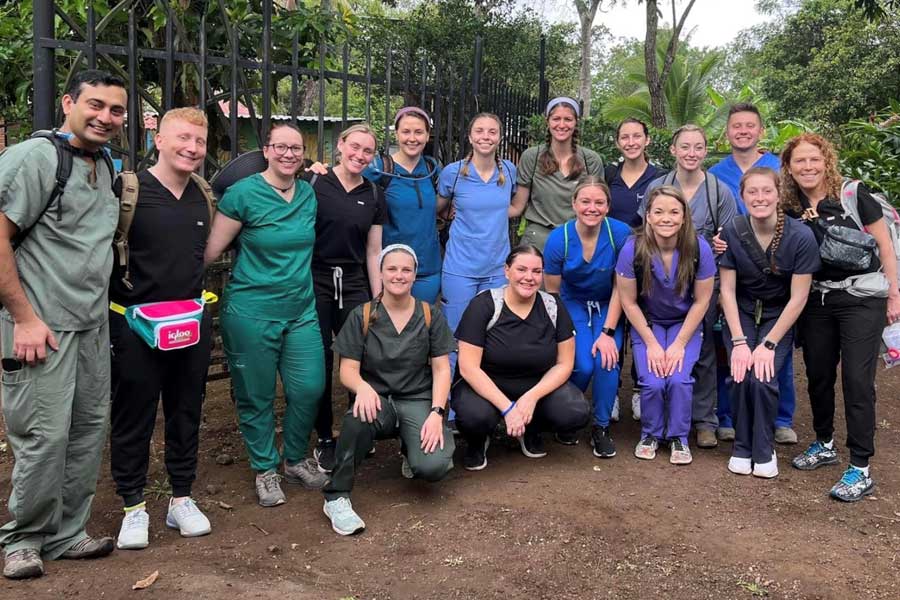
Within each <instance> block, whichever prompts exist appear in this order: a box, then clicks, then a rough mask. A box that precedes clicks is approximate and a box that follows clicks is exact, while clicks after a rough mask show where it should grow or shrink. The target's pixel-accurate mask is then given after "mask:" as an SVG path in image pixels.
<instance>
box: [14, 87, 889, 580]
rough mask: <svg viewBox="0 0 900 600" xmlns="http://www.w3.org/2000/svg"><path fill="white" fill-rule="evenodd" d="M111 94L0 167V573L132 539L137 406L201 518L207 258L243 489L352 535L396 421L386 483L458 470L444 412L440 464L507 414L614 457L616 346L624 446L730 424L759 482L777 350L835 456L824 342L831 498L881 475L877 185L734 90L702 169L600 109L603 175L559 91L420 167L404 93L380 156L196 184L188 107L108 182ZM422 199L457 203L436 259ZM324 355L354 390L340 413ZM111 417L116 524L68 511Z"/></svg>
mask: <svg viewBox="0 0 900 600" xmlns="http://www.w3.org/2000/svg"><path fill="white" fill-rule="evenodd" d="M126 104H127V102H126V91H125V87H124V84H123V82H122V81H121V80H120V79H118V78H117V77H115V76H112V75H109V74H107V73H104V72H100V71H83V72H81V73H79V74H78V75H76V76H75V77H73V78H72V81H71V82H70V84H69V87H68V89H67V90H66V93H65V95H64V96H63V99H62V108H63V112H64V113H65V122H64V123H63V125H62V127H61V128H60V129H59V130H54V131H53V132H51V133H49V134H46V135H36V136H34V138H33V139H31V140H28V141H24V142H21V143H19V144H17V145H15V146H13V147H11V148H10V149H9V150H8V151H7V152H6V153H5V154H4V155H3V157H2V159H0V214H2V218H0V223H2V230H3V236H2V239H3V242H2V243H0V302H2V304H3V311H2V313H0V317H2V318H0V338H2V340H0V341H2V351H3V365H2V367H3V369H2V371H3V372H2V398H3V414H4V421H5V424H6V430H7V438H8V440H9V444H10V447H11V449H12V451H13V454H14V456H15V459H16V462H15V466H14V470H13V476H12V493H11V495H10V501H9V507H8V508H9V512H10V515H11V517H12V518H11V520H10V521H9V522H7V523H6V524H5V525H4V526H3V527H2V528H0V545H2V546H3V548H4V551H5V568H4V575H5V576H6V577H9V578H25V577H35V576H39V575H41V574H42V573H43V563H42V558H47V559H56V558H72V559H78V558H92V557H98V556H103V555H106V554H109V553H110V552H112V550H113V548H114V547H116V546H117V547H118V548H120V549H140V548H145V547H146V546H147V545H148V543H149V525H150V517H149V515H148V512H147V510H146V501H145V498H144V488H145V487H146V484H147V469H148V463H149V448H150V440H151V436H152V433H153V428H154V423H155V420H156V412H157V406H158V404H159V399H160V397H161V398H162V405H163V410H164V413H165V465H166V470H167V473H168V476H169V481H170V483H171V486H172V497H171V499H170V500H169V504H168V509H167V511H166V520H165V521H166V525H167V526H168V527H171V528H174V529H177V530H178V531H179V532H180V534H181V535H182V536H185V537H193V536H200V535H205V534H208V533H209V532H210V531H211V524H210V521H209V519H208V518H207V517H206V516H205V515H204V514H203V513H202V511H201V510H200V509H199V508H198V507H197V505H196V503H194V501H193V500H192V499H191V488H192V484H193V482H194V480H195V478H196V471H197V450H198V441H199V426H200V420H201V410H202V403H203V397H204V389H205V382H206V372H207V369H208V366H209V359H210V348H211V319H210V316H209V314H208V311H207V310H205V308H204V305H205V303H207V302H210V301H213V300H214V297H213V296H212V295H210V294H209V293H208V292H206V291H205V290H204V289H203V280H204V271H205V267H206V266H207V265H208V264H209V263H211V262H213V261H215V260H217V258H218V257H219V256H220V255H221V254H222V253H223V252H225V251H226V250H228V249H230V248H231V249H234V250H235V252H236V253H235V259H234V263H233V268H232V272H231V276H230V279H229V281H228V283H227V285H226V287H225V290H224V292H223V298H222V304H221V308H220V311H219V314H220V325H221V333H222V340H223V344H224V349H225V353H226V357H227V361H228V366H229V371H230V374H231V377H232V382H233V390H234V399H235V409H236V413H237V420H238V424H239V428H240V432H241V435H242V438H243V441H244V443H245V446H246V449H247V455H248V457H249V464H250V468H251V469H252V470H253V472H254V473H255V488H256V493H257V497H258V501H259V504H260V505H261V506H265V507H272V506H278V505H281V504H284V503H285V501H286V497H285V494H284V491H283V489H282V487H281V482H282V481H286V482H287V483H295V484H300V485H302V486H303V487H306V488H308V489H315V490H319V489H320V490H322V493H323V494H324V505H323V508H324V512H325V514H326V516H327V517H328V519H329V521H330V522H331V525H332V527H333V529H334V530H335V531H336V532H337V533H339V534H342V535H350V534H353V533H356V532H359V531H361V530H363V529H364V528H365V524H364V522H363V520H362V519H361V518H360V517H359V515H358V514H357V513H356V512H355V510H354V509H353V505H352V503H351V501H350V494H351V490H352V487H353V483H354V477H355V471H356V468H357V466H358V465H359V464H360V462H361V461H362V460H363V459H364V458H365V457H366V456H367V455H369V454H370V453H372V452H373V451H374V447H375V446H374V445H375V441H376V440H377V439H382V438H387V437H399V438H400V441H401V443H400V447H401V454H402V457H403V458H402V469H401V471H402V474H403V476H404V477H408V478H419V479H425V480H427V481H431V482H434V481H438V480H440V479H442V478H443V477H444V476H445V475H446V474H447V473H448V472H449V471H450V469H452V468H453V464H454V463H453V454H454V451H455V437H454V436H455V434H457V433H458V436H459V438H461V439H462V440H463V441H464V443H465V452H464V455H463V467H464V468H465V469H467V470H471V471H478V470H481V469H484V468H485V467H486V466H487V456H488V447H489V444H490V441H491V439H492V438H493V437H494V434H495V432H496V431H497V429H498V426H500V427H502V428H503V429H504V430H505V432H506V433H507V434H508V435H509V436H511V437H513V438H515V439H517V440H518V443H519V445H520V447H521V450H522V453H523V454H524V455H525V456H527V457H529V458H541V457H543V456H545V455H546V454H547V449H546V446H545V440H544V434H546V433H552V434H554V438H555V439H556V441H557V442H558V443H561V444H567V445H574V444H577V443H579V440H580V432H581V430H582V429H584V428H585V427H586V426H587V425H588V424H591V428H590V441H591V447H592V452H593V454H594V455H595V456H597V457H598V458H611V457H614V456H615V455H616V444H615V442H614V441H613V437H612V434H611V425H612V423H613V422H615V421H616V420H618V414H619V406H618V400H617V398H618V390H619V387H620V385H621V375H620V369H621V365H622V363H623V356H624V353H625V340H626V339H628V338H630V340H631V343H630V346H631V351H632V365H633V374H632V379H633V381H634V387H635V394H634V397H633V399H632V413H633V416H634V417H635V418H636V419H639V420H640V421H641V435H640V440H639V441H638V443H637V444H636V446H635V449H634V454H635V456H636V457H637V458H639V459H646V460H651V459H653V458H655V456H656V454H657V451H658V450H659V449H660V447H667V448H668V452H669V456H670V462H671V463H673V464H676V465H683V464H688V463H690V462H691V461H692V454H691V450H690V438H689V436H690V431H691V428H692V427H693V428H694V429H695V431H696V444H697V446H699V447H713V446H715V445H717V444H718V443H719V441H720V440H731V441H733V446H732V453H731V457H730V460H729V462H728V465H727V468H728V469H729V470H730V471H731V472H733V473H736V474H744V475H746V474H751V473H752V474H753V475H756V476H759V477H764V478H771V477H775V476H776V475H777V473H778V461H777V454H776V451H775V444H776V443H796V442H797V436H796V433H795V432H794V430H793V422H792V418H793V410H794V382H793V369H792V365H791V356H792V348H793V345H794V344H795V343H797V344H798V345H799V346H800V347H802V349H803V356H804V362H805V365H806V372H807V375H808V379H809V397H810V401H811V404H812V409H813V428H814V430H815V440H814V441H813V442H812V443H811V444H810V445H809V447H808V448H807V449H806V450H805V451H803V452H802V453H801V454H799V455H798V456H797V457H796V458H794V459H793V461H792V464H793V466H795V467H796V468H798V469H814V468H817V467H820V466H823V465H828V464H834V463H837V462H838V460H839V459H838V455H837V448H836V446H835V442H834V439H833V433H834V426H833V419H834V412H835V401H834V398H835V390H834V386H835V383H836V373H837V366H838V364H839V363H840V364H842V365H843V366H844V368H843V369H842V370H841V373H842V384H843V392H844V404H845V410H846V417H847V418H846V421H847V432H848V434H847V446H848V448H849V451H850V466H849V468H848V469H847V470H846V471H845V472H844V474H843V475H842V476H841V477H840V479H839V481H838V482H837V483H836V484H835V486H834V487H833V488H832V490H831V494H832V496H834V497H835V498H837V499H840V500H845V501H855V500H858V499H860V498H862V497H863V496H864V495H866V494H869V493H871V492H872V489H873V486H874V483H873V480H872V477H871V474H870V472H869V464H868V463H869V459H870V458H871V456H872V455H873V454H874V428H875V410H874V406H875V387H874V379H875V371H876V365H877V354H878V345H879V341H880V336H881V331H882V329H883V327H884V325H885V324H886V323H888V322H892V321H894V320H896V319H897V318H898V317H900V290H898V287H897V259H896V252H895V251H896V249H895V248H894V247H893V239H892V234H891V229H890V228H889V227H888V223H887V221H886V220H885V214H886V213H885V212H884V207H883V206H882V204H881V203H880V200H879V199H878V198H877V197H875V196H873V195H872V194H871V193H870V192H869V191H868V190H866V188H865V187H864V186H862V185H860V184H858V183H857V182H845V181H844V180H843V179H842V178H841V176H840V174H839V172H838V170H837V159H836V155H835V151H834V148H833V146H832V145H831V144H830V143H829V142H828V141H827V140H826V139H824V138H822V137H820V136H818V135H815V134H803V135H801V136H798V137H796V138H794V139H792V140H791V141H790V142H788V144H787V146H786V148H785V149H784V151H783V153H782V155H781V157H780V159H779V157H777V156H775V155H773V154H770V153H762V152H760V151H759V150H758V144H759V140H760V138H761V136H762V134H763V127H762V125H763V124H762V120H761V118H760V115H759V111H758V110H757V109H756V108H755V107H754V106H752V105H749V104H739V105H736V106H734V107H732V109H731V111H730V114H729V117H728V124H727V130H726V135H727V137H728V140H729V142H730V143H731V146H732V154H731V155H730V156H729V157H727V158H726V159H725V160H723V161H721V162H720V163H718V164H717V165H716V166H714V167H713V168H712V169H710V170H709V171H706V170H704V168H703V163H704V159H705V158H706V153H707V140H706V135H705V132H704V131H703V130H702V129H701V128H699V127H696V126H693V125H687V126H684V127H681V128H680V129H678V130H677V131H676V132H675V134H674V135H673V137H672V140H671V147H670V150H671V153H672V155H673V157H674V158H675V163H676V166H675V168H674V170H672V171H668V172H666V171H665V170H663V169H661V168H659V167H656V166H654V165H652V164H651V163H650V162H649V161H648V159H647V155H646V148H647V146H648V144H649V142H650V138H649V133H648V128H647V126H646V125H645V124H644V123H642V122H640V121H638V120H635V119H627V120H625V121H623V122H622V123H621V124H620V125H619V126H618V129H617V132H616V144H617V147H618V148H619V150H620V152H621V155H622V157H621V158H622V159H621V161H619V162H618V163H617V164H616V165H607V166H606V167H605V168H604V165H603V161H602V160H601V158H600V156H599V155H597V154H596V153H595V152H593V151H591V150H589V149H587V148H584V147H582V146H580V145H579V144H578V126H579V119H580V107H579V104H578V102H576V101H575V100H572V99H571V98H566V97H560V98H555V99H554V100H552V101H551V102H550V103H549V104H548V105H547V108H546V113H545V117H546V123H547V139H546V141H545V142H544V143H542V144H540V145H538V146H536V147H534V148H530V149H528V150H527V151H526V152H525V153H523V155H522V157H521V160H520V161H519V164H518V166H517V165H515V164H513V163H511V162H509V161H507V160H504V159H502V158H501V157H500V155H499V153H498V148H499V145H500V142H501V140H502V138H503V131H502V122H501V120H500V119H499V118H498V117H497V116H495V115H492V114H490V113H480V114H478V115H475V116H474V117H473V118H472V120H471V121H470V124H469V131H468V133H469V136H468V141H469V146H470V148H471V149H470V151H469V152H468V154H467V155H466V157H465V158H464V159H463V160H460V161H456V162H453V163H451V164H449V165H446V166H444V167H443V168H442V167H441V166H440V165H439V164H438V162H437V161H436V160H434V159H433V158H431V157H428V156H425V154H424V153H425V148H426V145H427V143H428V141H429V136H430V130H431V120H430V117H429V115H428V114H427V113H426V112H425V111H424V110H422V109H420V108H418V107H405V108H403V109H401V110H400V111H398V112H397V114H396V117H395V120H394V123H393V124H394V129H395V133H396V137H397V145H396V150H395V151H394V152H393V153H392V154H390V155H386V156H380V155H378V153H377V147H378V142H377V139H376V135H375V132H374V131H373V130H372V129H371V128H370V127H369V126H368V125H366V124H360V125H354V126H352V127H349V128H347V129H345V130H344V131H343V132H342V133H341V135H340V140H339V142H338V144H337V154H338V159H339V160H338V161H337V163H336V165H335V166H333V167H327V166H325V165H320V164H316V165H313V166H312V167H311V169H310V170H309V171H304V170H303V169H302V166H303V164H304V151H305V146H304V139H303V135H302V133H301V132H300V131H299V130H298V129H296V128H295V127H293V126H292V125H290V124H276V125H275V126H273V128H272V129H271V131H269V132H268V133H267V138H266V141H265V144H264V146H263V149H262V152H263V155H264V157H265V159H266V168H265V169H264V170H263V171H262V172H260V173H255V174H252V175H250V176H247V177H244V178H242V179H240V180H239V181H237V182H236V183H234V184H232V185H231V186H230V187H228V189H227V191H226V192H225V193H224V195H223V197H222V198H221V200H220V201H219V202H218V204H216V201H215V199H214V198H213V197H212V193H211V190H210V188H209V186H208V184H206V182H205V181H204V180H202V179H201V178H199V177H198V176H196V175H195V174H194V173H195V171H196V170H197V169H198V167H199V166H200V165H201V164H202V163H203V161H204V160H205V157H206V142H207V121H206V116H205V114H204V113H203V112H202V111H201V110H199V109H195V108H179V109H174V110H170V111H169V112H167V113H166V114H165V115H163V117H162V119H161V120H160V123H159V129H158V132H157V133H156V136H155V147H156V150H157V154H158V158H157V162H156V164H155V165H154V166H152V167H150V168H149V169H146V170H144V171H141V172H139V173H137V174H136V175H135V174H131V175H130V176H128V177H126V174H123V175H122V176H121V177H119V178H118V179H116V177H115V173H114V172H113V171H112V169H110V168H107V165H108V164H110V161H109V160H108V157H107V156H106V155H105V154H104V149H103V146H104V145H105V144H106V143H107V142H108V141H109V140H110V139H111V138H112V137H113V136H115V135H116V133H117V132H118V130H119V129H120V127H121V126H122V123H123V120H124V117H125V106H126ZM67 170H68V171H69V172H67V173H65V171H67ZM54 174H55V175H54ZM61 174H62V175H64V176H63V177H61ZM116 182H117V183H116ZM114 184H116V185H114ZM114 188H115V189H114ZM117 196H119V197H120V198H121V200H120V199H119V198H117ZM126 197H128V198H130V199H131V200H130V201H129V202H126V201H125V198H126ZM120 205H121V206H120ZM125 207H128V209H129V210H128V211H125V210H124V209H125ZM126 212H127V213H129V216H123V215H125V214H126ZM521 215H524V217H523V225H522V228H521V232H522V242H523V243H522V244H520V245H518V246H516V247H514V248H511V247H510V237H509V219H510V218H514V217H519V216H521ZM439 216H440V217H444V218H448V219H452V220H451V221H450V226H449V227H450V229H449V238H448V241H447V244H446V249H445V251H443V252H442V248H441V243H440V240H439V231H438V227H437V226H436V222H437V218H438V217H439ZM114 239H115V243H113V242H114ZM114 249H115V252H114ZM719 349H721V351H722V352H721V353H720V352H719ZM107 352H108V353H107ZM333 352H336V353H337V354H338V356H339V357H340V364H339V378H340V382H341V384H342V385H343V386H344V387H345V388H347V390H348V391H349V392H350V398H349V408H348V409H347V411H346V413H344V414H343V416H342V423H341V427H340V435H336V434H335V432H334V430H333V429H334V428H333V425H334V423H333V421H334V415H333V409H332V397H333V388H332V382H331V373H332V369H333ZM720 354H724V355H725V356H727V359H726V360H725V361H724V362H723V364H717V363H718V362H719V361H717V356H719V355H720ZM279 378H280V380H281V382H282V386H283V392H284V398H285V412H284V417H283V423H282V435H281V446H280V447H279V444H278V439H277V437H278V436H276V415H275V407H274V401H275V396H276V381H277V379H279ZM589 386H590V388H591V400H592V401H591V403H590V404H589V403H588V402H587V400H586V399H585V391H586V390H587V389H588V387H589ZM110 413H111V434H110V446H111V452H110V461H111V469H112V475H113V479H114V481H115V484H116V491H117V493H118V495H120V496H121V497H122V501H123V505H124V516H123V519H122V524H121V528H120V531H119V534H118V537H117V538H116V539H115V540H113V539H112V538H107V537H92V536H90V535H88V534H87V533H86V531H85V526H86V523H87V521H88V517H89V514H90V505H91V500H92V498H93V495H94V491H95V487H96V480H97V475H98V470H99V466H100V459H101V455H102V451H103V447H104V444H105V435H106V426H107V418H108V416H109V415H110ZM314 429H315V431H316V435H317V442H316V444H315V446H314V448H313V449H312V452H310V448H309V442H310V438H311V434H312V432H313V430H314ZM454 430H455V431H454ZM310 454H311V455H310Z"/></svg>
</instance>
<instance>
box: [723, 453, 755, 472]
mask: <svg viewBox="0 0 900 600" xmlns="http://www.w3.org/2000/svg"><path fill="white" fill-rule="evenodd" d="M728 470H729V471H731V472H732V473H734V474H735V475H749V474H750V472H751V471H752V470H753V461H752V460H750V459H749V458H738V457H737V456H732V457H731V458H729V459H728Z"/></svg>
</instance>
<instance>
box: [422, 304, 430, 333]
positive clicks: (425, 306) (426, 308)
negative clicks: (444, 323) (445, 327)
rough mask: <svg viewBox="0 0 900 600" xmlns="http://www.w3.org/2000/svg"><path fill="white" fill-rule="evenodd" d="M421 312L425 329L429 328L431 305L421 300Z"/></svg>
mask: <svg viewBox="0 0 900 600" xmlns="http://www.w3.org/2000/svg"><path fill="white" fill-rule="evenodd" d="M422 314H423V315H424V317H425V329H431V305H430V304H428V303H427V302H422Z"/></svg>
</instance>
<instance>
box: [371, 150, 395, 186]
mask: <svg viewBox="0 0 900 600" xmlns="http://www.w3.org/2000/svg"><path fill="white" fill-rule="evenodd" d="M378 159H381V168H380V169H378V170H379V171H381V172H382V173H383V175H382V176H381V177H379V178H378V185H380V186H381V187H383V188H384V189H387V187H388V186H389V185H390V184H391V180H393V179H394V178H393V177H390V175H393V173H394V157H393V156H391V153H390V152H385V153H384V154H381V155H379V156H378V157H377V158H376V159H375V160H378ZM375 166H376V167H377V166H378V164H377V163H376V165H375Z"/></svg>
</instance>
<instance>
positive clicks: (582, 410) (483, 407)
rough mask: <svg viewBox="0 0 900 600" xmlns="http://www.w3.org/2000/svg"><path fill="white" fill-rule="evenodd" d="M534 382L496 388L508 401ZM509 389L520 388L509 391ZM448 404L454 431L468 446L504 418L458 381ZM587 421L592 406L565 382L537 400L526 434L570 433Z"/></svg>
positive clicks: (491, 405) (467, 386)
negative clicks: (453, 411)
mask: <svg viewBox="0 0 900 600" xmlns="http://www.w3.org/2000/svg"><path fill="white" fill-rule="evenodd" d="M495 383H496V382H495ZM535 383H537V381H533V382H528V385H525V386H506V385H502V384H499V383H498V385H497V387H499V388H500V391H502V392H503V393H504V394H505V395H506V396H507V397H508V398H518V397H519V396H521V395H522V394H524V393H525V392H526V391H527V390H528V389H529V388H531V387H532V386H533V385H534V384H535ZM512 387H516V388H519V387H520V388H521V389H511V388H512ZM450 402H451V403H452V405H453V410H455V411H456V427H457V429H459V432H460V433H461V434H462V435H463V436H465V438H466V440H469V441H470V442H471V443H477V442H478V441H482V440H484V438H485V437H487V436H488V435H490V434H491V433H493V431H494V429H496V428H497V424H498V423H500V420H501V419H502V418H503V417H502V416H501V415H500V411H499V410H497V407H496V406H494V405H493V404H491V403H490V402H488V401H487V400H485V399H484V398H482V397H481V396H479V395H478V394H477V393H476V392H475V390H473V389H472V387H471V386H470V385H469V384H468V383H467V382H466V381H465V380H460V381H458V382H457V383H456V385H454V386H453V391H452V392H451V394H450ZM590 419H591V406H590V405H589V404H588V402H587V400H585V399H584V394H582V393H581V390H579V389H578V388H577V387H575V385H574V384H572V383H571V382H568V381H567V382H566V383H564V384H563V385H562V386H560V387H559V388H557V389H555V390H554V391H552V392H550V393H549V394H547V395H546V396H544V397H543V398H541V399H540V400H538V403H537V406H535V408H534V416H533V417H532V419H531V423H529V424H528V427H527V429H528V432H529V433H531V432H542V431H553V432H557V431H561V432H572V431H577V430H579V429H581V428H582V427H584V426H585V425H587V423H588V421H590Z"/></svg>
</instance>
